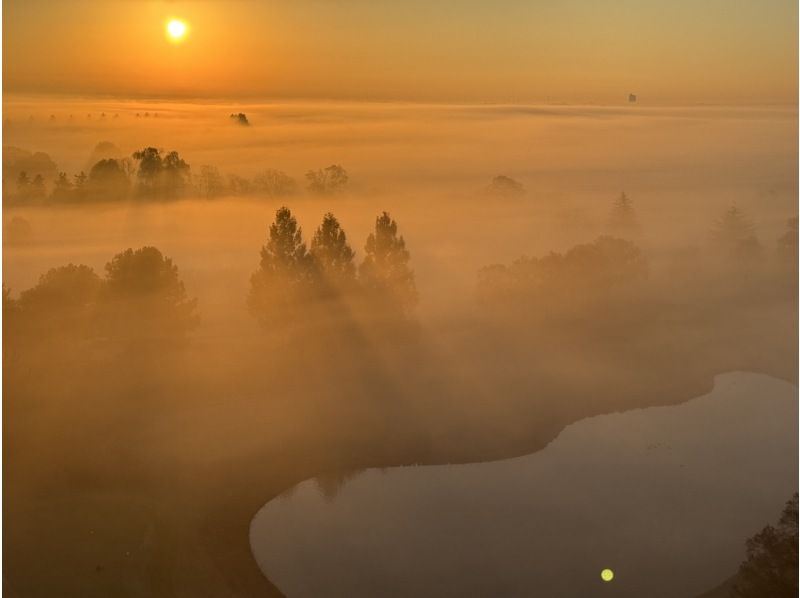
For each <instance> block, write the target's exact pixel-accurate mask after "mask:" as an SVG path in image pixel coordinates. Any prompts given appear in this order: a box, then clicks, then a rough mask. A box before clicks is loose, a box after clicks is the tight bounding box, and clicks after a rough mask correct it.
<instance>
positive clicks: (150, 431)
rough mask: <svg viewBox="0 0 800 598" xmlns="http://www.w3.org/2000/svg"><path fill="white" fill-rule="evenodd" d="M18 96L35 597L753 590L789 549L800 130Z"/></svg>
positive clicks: (755, 114) (16, 219) (19, 354)
mask: <svg viewBox="0 0 800 598" xmlns="http://www.w3.org/2000/svg"><path fill="white" fill-rule="evenodd" d="M5 103H6V104H5V114H4V116H5V118H6V123H5V127H4V139H3V145H4V158H3V196H4V207H3V322H4V326H3V348H4V351H3V366H4V376H3V392H4V395H5V396H4V402H3V414H4V435H3V438H4V447H3V450H4V457H3V459H4V463H3V466H4V471H5V473H4V476H5V481H6V484H5V486H4V500H5V517H4V519H5V521H4V530H3V531H4V542H5V543H6V544H7V545H11V546H13V547H14V549H13V551H9V552H8V553H7V554H6V556H5V559H4V561H5V569H4V581H3V584H4V590H6V591H8V592H9V595H11V596H24V597H29V596H32V597H35V596H43V597H44V596H48V597H49V596H54V595H65V596H66V595H70V596H71V595H76V596H82V597H92V596H98V597H99V596H110V595H113V596H131V597H134V596H194V597H196V596H282V595H285V596H287V597H288V598H294V597H302V596H353V597H357V596H364V597H367V596H424V595H431V596H451V595H452V596H456V595H458V596H509V597H510V596H545V597H561V596H564V597H570V596H620V597H633V596H644V595H647V596H653V597H654V598H669V597H680V596H688V597H698V596H701V595H703V596H707V597H708V598H712V597H722V596H729V595H732V594H731V593H730V592H733V591H738V592H742V593H741V594H739V595H742V596H756V595H760V594H758V592H759V591H761V590H760V589H759V588H760V587H761V586H759V585H758V584H759V583H762V581H763V578H764V573H763V571H764V569H765V568H768V567H769V566H772V565H771V563H772V561H769V558H772V557H773V556H774V558H776V559H778V558H780V555H781V554H783V553H781V552H780V550H779V549H782V548H781V547H784V548H785V547H786V546H789V545H793V544H792V543H796V540H797V529H796V518H797V498H796V497H797V495H796V494H795V493H796V489H797V485H798V480H797V454H796V446H797V440H798V438H797V427H796V421H797V383H798V381H797V363H798V352H797V325H798V316H797V288H798V263H797V251H798V220H797V208H796V201H797V197H796V191H797V190H796V180H797V148H796V139H795V138H794V136H795V129H796V126H797V110H796V107H789V108H782V107H734V106H728V107H721V106H695V107H677V108H676V107H644V106H617V107H600V106H548V105H543V106H514V105H508V106H506V105H491V104H487V105H469V106H467V105H463V106H462V105H449V104H447V105H446V104H429V105H428V104H402V103H398V104H394V103H389V102H386V103H377V102H376V103H368V102H364V103H355V102H352V103H348V102H327V103H325V102H316V103H314V102H299V101H298V102H275V103H252V104H235V105H234V104H231V105H227V104H221V103H220V104H215V103H213V102H208V103H205V104H198V105H194V104H188V103H186V104H184V103H181V102H179V101H175V102H145V101H138V100H131V101H127V102H118V101H112V100H109V101H106V102H104V101H101V100H98V99H92V100H89V99H80V100H79V99H64V100H63V101H62V102H60V103H54V102H53V101H45V100H42V99H39V98H35V97H27V96H19V97H11V98H8V97H7V98H6V100H5ZM792 517H793V518H794V519H792ZM792 521H794V523H793V524H792ZM776 546H777V547H778V548H775V547H776ZM770 551H772V552H770ZM765 555H766V556H765ZM775 555H777V556H775ZM42 561H46V562H47V563H48V565H47V567H46V568H43V567H42ZM767 561H769V562H768V563H767ZM765 563H767V564H765ZM606 569H608V571H606ZM611 571H613V574H612V573H610V572H611ZM795 571H796V570H795ZM601 572H602V574H601ZM781 579H783V578H781ZM780 583H783V582H782V581H780ZM753 588H755V589H753ZM746 592H751V593H746Z"/></svg>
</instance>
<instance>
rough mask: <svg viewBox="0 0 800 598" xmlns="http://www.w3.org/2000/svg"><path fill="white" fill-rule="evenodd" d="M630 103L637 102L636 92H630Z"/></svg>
mask: <svg viewBox="0 0 800 598" xmlns="http://www.w3.org/2000/svg"><path fill="white" fill-rule="evenodd" d="M628 103H630V104H635V103H636V94H635V93H629V94H628Z"/></svg>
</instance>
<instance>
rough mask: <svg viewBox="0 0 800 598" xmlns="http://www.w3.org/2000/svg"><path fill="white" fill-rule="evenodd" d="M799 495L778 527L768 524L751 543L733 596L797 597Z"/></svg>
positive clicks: (741, 597)
mask: <svg viewBox="0 0 800 598" xmlns="http://www.w3.org/2000/svg"><path fill="white" fill-rule="evenodd" d="M797 523H798V521H797V493H796V492H795V494H794V496H793V497H792V498H791V499H790V500H789V501H788V502H787V503H786V506H785V507H784V509H783V513H782V514H781V518H780V520H779V522H778V525H777V526H772V525H767V526H766V527H765V528H764V529H762V530H761V531H760V532H758V533H757V534H756V535H755V536H753V537H752V538H750V539H748V540H747V558H746V559H745V561H744V562H743V563H742V564H741V565H740V566H739V574H738V576H737V577H736V583H735V585H734V589H733V594H734V596H739V597H740V598H763V597H766V596H769V597H770V598H794V597H795V596H797V590H798V571H797V558H798V552H797V540H798V538H797Z"/></svg>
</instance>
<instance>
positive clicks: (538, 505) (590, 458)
mask: <svg viewBox="0 0 800 598" xmlns="http://www.w3.org/2000/svg"><path fill="white" fill-rule="evenodd" d="M797 415H798V402H797V389H796V388H795V387H794V386H792V385H790V384H788V383H786V382H782V381H780V380H777V379H774V378H770V377H768V376H763V375H758V374H751V373H742V372H734V373H729V374H724V375H721V376H718V377H717V378H716V380H715V385H714V389H713V391H712V392H710V393H709V394H707V395H705V396H702V397H699V398H696V399H693V400H691V401H688V402H686V403H683V404H680V405H675V406H668V407H651V408H646V409H640V410H635V411H629V412H625V413H616V414H610V415H602V416H597V417H592V418H588V419H584V420H581V421H578V422H576V423H574V424H572V425H570V426H568V427H567V428H565V429H564V430H563V431H562V433H561V434H560V435H559V436H558V437H557V438H556V439H555V440H554V441H553V442H551V443H550V444H549V445H548V446H547V447H545V448H544V449H543V450H541V451H538V452H536V453H533V454H530V455H526V456H524V457H518V458H514V459H507V460H503V461H495V462H485V463H473V464H466V465H435V466H410V467H393V468H388V469H383V470H382V469H369V470H365V471H362V472H359V473H357V474H355V475H353V477H351V478H349V479H347V480H346V481H343V483H341V484H340V485H339V486H338V487H337V485H336V484H335V483H334V484H331V483H330V482H328V483H324V482H322V481H320V480H314V479H312V480H306V481H304V482H302V483H301V484H298V485H297V486H296V487H294V488H292V489H291V490H289V491H287V492H286V493H285V494H284V495H282V496H280V497H278V498H276V499H274V500H271V501H270V502H268V503H267V504H266V505H265V506H264V507H263V508H262V509H261V510H260V511H259V512H258V513H257V515H256V516H255V518H254V519H253V522H252V524H251V529H250V542H251V547H252V550H253V554H254V556H255V558H256V560H257V562H258V565H259V567H260V568H261V570H262V571H263V573H264V574H265V575H266V576H267V577H268V578H269V579H270V581H271V582H272V583H273V584H275V585H276V586H277V587H278V588H279V589H280V590H281V591H282V592H283V593H284V594H285V595H286V596H287V597H288V598H302V597H324V596H337V597H340V596H341V597H362V596H363V597H376V596H381V597H392V596H413V597H420V596H437V597H439V596H454V597H455V596H458V597H462V598H463V597H465V596H476V597H477V596H481V597H484V596H509V597H510V596H543V597H560V596H564V597H571V596H625V597H634V596H635V597H640V596H649V597H651V598H659V597H664V598H666V597H687V596H695V595H697V594H699V593H702V592H704V591H706V590H709V589H711V588H712V587H714V586H715V585H717V584H719V583H720V582H722V581H723V580H724V579H726V578H727V577H729V576H730V575H732V574H733V573H734V572H735V571H736V568H737V567H738V564H739V563H740V562H741V560H742V558H743V556H744V543H745V539H746V538H748V537H749V536H751V535H752V534H753V533H755V532H756V531H758V530H760V529H761V528H762V527H763V526H764V525H766V524H767V523H773V522H775V521H776V520H777V518H778V516H779V515H780V512H781V509H782V507H783V504H784V502H785V501H786V500H788V499H789V498H790V496H791V494H792V493H793V492H794V491H795V490H796V489H797V485H798V479H797V470H798V462H797V440H798V439H797ZM604 569H610V570H611V571H613V574H614V575H613V579H611V580H610V581H604V580H603V579H602V578H601V572H602V571H603V570H604ZM606 575H608V574H606Z"/></svg>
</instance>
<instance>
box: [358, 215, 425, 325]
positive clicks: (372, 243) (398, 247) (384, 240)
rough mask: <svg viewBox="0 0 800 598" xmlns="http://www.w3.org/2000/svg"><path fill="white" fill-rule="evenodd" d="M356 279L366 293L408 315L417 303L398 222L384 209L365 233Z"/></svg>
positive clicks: (403, 314)
mask: <svg viewBox="0 0 800 598" xmlns="http://www.w3.org/2000/svg"><path fill="white" fill-rule="evenodd" d="M364 249H365V251H366V254H365V256H364V261H363V262H362V263H361V266H360V267H359V281H360V282H361V285H362V286H363V288H364V290H365V291H366V293H367V295H368V296H369V297H371V298H372V299H373V300H375V301H377V302H378V303H380V304H383V305H385V306H387V307H389V308H390V309H391V310H392V311H396V312H398V313H399V314H401V315H402V316H406V317H407V316H409V315H410V314H411V312H412V310H413V309H414V307H415V306H416V304H417V300H418V296H417V287H416V284H415V282H414V272H413V270H411V268H410V267H409V265H408V263H409V261H410V259H411V255H410V254H409V252H408V250H407V249H406V243H405V240H404V239H403V237H402V236H400V237H398V236H397V223H396V222H395V221H394V220H392V218H391V216H389V214H388V213H387V212H383V214H381V215H380V216H378V218H376V220H375V232H374V233H371V234H370V235H369V237H367V243H366V246H365V248H364Z"/></svg>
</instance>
